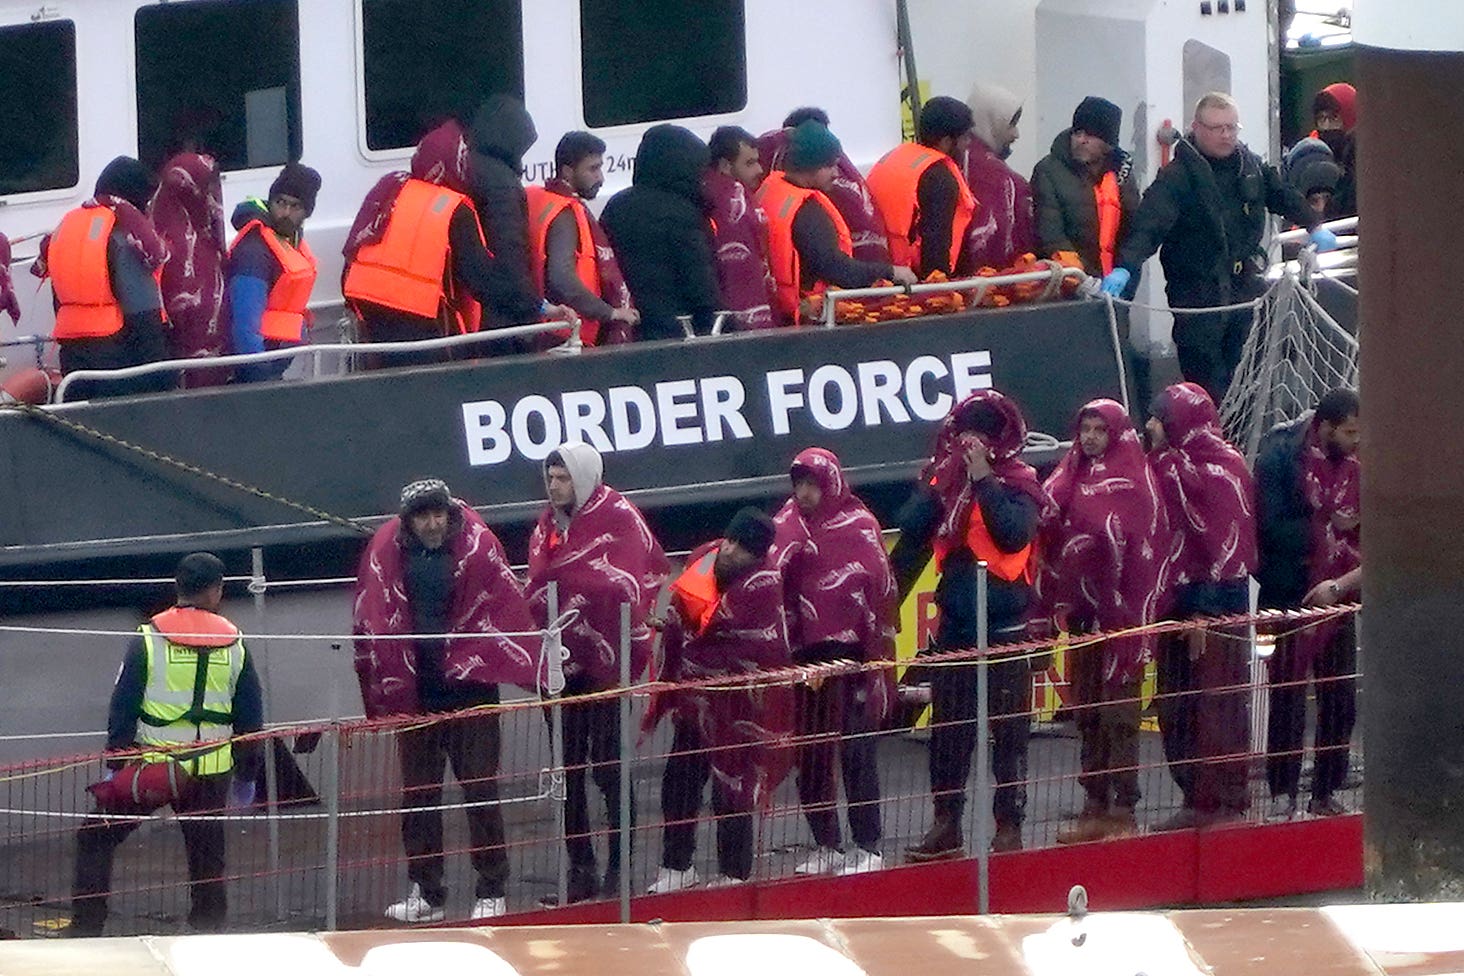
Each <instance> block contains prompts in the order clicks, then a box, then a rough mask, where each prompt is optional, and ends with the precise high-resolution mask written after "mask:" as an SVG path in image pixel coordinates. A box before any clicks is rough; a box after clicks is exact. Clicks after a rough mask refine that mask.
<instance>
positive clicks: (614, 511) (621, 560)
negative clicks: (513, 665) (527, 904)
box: [527, 444, 670, 902]
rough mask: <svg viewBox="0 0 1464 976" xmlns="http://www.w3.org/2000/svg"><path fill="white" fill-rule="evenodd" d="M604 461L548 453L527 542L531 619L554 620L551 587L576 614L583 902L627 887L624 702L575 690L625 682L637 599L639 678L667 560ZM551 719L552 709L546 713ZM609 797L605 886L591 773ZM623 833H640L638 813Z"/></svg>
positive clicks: (578, 860) (574, 708)
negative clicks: (625, 641)
mask: <svg viewBox="0 0 1464 976" xmlns="http://www.w3.org/2000/svg"><path fill="white" fill-rule="evenodd" d="M603 471H604V462H603V461H602V460H601V458H600V453H599V452H598V451H596V450H595V449H594V448H593V447H591V446H590V445H588V444H563V445H561V446H560V447H559V448H558V449H557V450H556V451H554V452H553V453H552V454H550V455H549V456H548V457H547V458H545V459H544V484H545V490H546V491H547V493H548V496H549V506H548V507H547V508H546V509H545V510H544V512H543V514H542V515H540V516H539V521H538V523H537V524H536V525H535V526H534V532H533V535H532V536H531V537H530V539H529V582H528V586H527V593H528V598H529V607H530V609H531V610H532V612H533V614H534V621H535V623H536V624H538V625H539V626H540V627H545V626H548V624H549V619H550V616H551V614H550V612H549V588H550V584H551V583H552V584H556V594H555V596H556V600H557V607H556V611H557V613H559V614H562V613H565V612H567V611H571V610H573V611H576V613H577V614H578V616H577V617H576V618H575V621H574V623H572V624H570V626H569V627H568V628H567V629H566V630H565V631H564V632H563V640H564V648H565V650H566V651H567V652H568V654H569V658H568V660H566V661H565V662H564V677H565V685H564V692H563V694H564V696H565V698H566V699H568V700H567V701H566V702H565V704H564V707H563V713H562V714H563V729H564V766H565V800H564V810H565V815H564V830H565V846H566V847H567V848H568V851H569V862H570V864H569V893H568V894H569V900H570V901H571V902H574V901H583V900H585V899H587V898H591V897H593V896H594V895H595V894H596V893H598V892H601V891H603V892H604V893H605V894H607V895H614V894H615V893H616V892H618V891H619V890H620V842H619V832H620V830H621V823H620V764H619V759H620V702H619V701H618V700H616V699H614V698H601V699H597V700H593V701H589V702H574V701H573V700H572V699H573V696H575V695H581V694H585V693H588V692H595V691H604V690H606V689H609V688H616V687H619V686H620V658H621V647H620V608H621V606H622V605H623V604H629V605H630V641H631V646H630V657H631V661H630V680H631V683H633V684H634V683H637V682H639V681H640V680H641V676H642V675H644V674H645V671H646V664H647V663H648V662H649V660H650V655H651V644H652V640H653V635H652V632H651V626H650V615H651V611H652V609H653V608H654V607H655V603H656V596H657V594H659V593H660V591H661V584H662V583H664V582H666V576H667V573H668V571H669V568H670V567H669V565H668V564H667V562H666V555H665V553H663V552H662V551H661V544H660V543H659V542H657V541H656V537H655V536H654V535H652V534H651V530H650V528H649V527H648V526H647V525H646V521H645V519H644V518H642V517H641V513H640V511H639V510H638V509H637V508H636V507H635V506H634V505H632V504H631V503H630V502H629V501H628V500H626V498H625V497H624V496H622V495H621V494H620V492H618V491H616V490H615V489H614V488H611V487H610V486H608V485H606V484H605V483H604V481H603ZM546 717H547V713H546ZM586 769H588V771H589V774H590V776H591V777H592V778H593V779H594V781H595V785H596V786H598V787H599V788H600V792H601V793H602V794H603V795H604V797H605V810H606V814H607V819H608V820H609V824H610V831H611V833H610V840H609V843H608V846H609V856H608V861H609V866H608V868H607V869H606V872H605V881H604V884H603V885H602V884H601V883H600V879H599V877H598V876H597V874H596V871H597V868H596V865H595V845H594V841H593V838H592V837H591V835H590V817H589V809H588V803H587V797H586V795H585V772H586ZM626 829H628V830H630V831H631V836H632V837H633V836H634V831H635V810H634V808H633V807H632V809H631V820H630V824H629V825H627V827H626Z"/></svg>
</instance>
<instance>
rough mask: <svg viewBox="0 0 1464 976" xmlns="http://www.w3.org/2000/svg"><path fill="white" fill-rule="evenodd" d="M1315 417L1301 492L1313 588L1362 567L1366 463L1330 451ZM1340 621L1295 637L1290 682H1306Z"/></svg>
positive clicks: (1309, 580) (1306, 445)
mask: <svg viewBox="0 0 1464 976" xmlns="http://www.w3.org/2000/svg"><path fill="white" fill-rule="evenodd" d="M1317 423H1318V421H1317V418H1316V417H1313V418H1312V422H1311V426H1310V427H1309V428H1308V429H1307V432H1306V440H1305V441H1303V442H1302V446H1301V490H1302V494H1303V495H1304V496H1305V497H1306V503H1307V507H1308V508H1310V509H1311V528H1310V534H1311V546H1310V556H1309V558H1308V561H1307V585H1308V586H1309V587H1311V586H1316V585H1317V584H1319V583H1324V582H1326V581H1327V580H1335V579H1336V578H1337V577H1339V576H1342V575H1343V574H1345V573H1349V572H1351V571H1352V570H1354V569H1356V568H1357V567H1358V566H1360V565H1362V522H1361V519H1362V465H1361V464H1360V463H1359V461H1358V459H1357V455H1356V454H1350V455H1348V456H1346V457H1342V458H1333V457H1331V456H1330V455H1329V454H1328V453H1327V447H1326V445H1325V444H1323V443H1322V439H1321V436H1320V434H1319V433H1318V432H1317ZM1342 626H1343V621H1342V620H1328V621H1326V622H1325V623H1322V624H1318V625H1316V626H1314V627H1309V628H1307V629H1306V630H1303V631H1301V632H1300V633H1298V634H1297V635H1296V638H1295V640H1296V651H1295V654H1293V656H1292V668H1293V672H1292V674H1290V675H1288V676H1287V677H1288V678H1289V679H1290V680H1302V679H1304V678H1305V677H1306V675H1307V672H1308V671H1310V670H1311V665H1312V662H1313V661H1314V660H1315V659H1316V656H1317V654H1319V653H1321V651H1322V650H1323V649H1324V648H1325V647H1326V646H1327V645H1328V644H1329V643H1331V642H1332V640H1334V639H1335V638H1336V637H1337V634H1338V631H1339V630H1340V629H1341V628H1342Z"/></svg>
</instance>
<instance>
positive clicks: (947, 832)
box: [905, 813, 966, 862]
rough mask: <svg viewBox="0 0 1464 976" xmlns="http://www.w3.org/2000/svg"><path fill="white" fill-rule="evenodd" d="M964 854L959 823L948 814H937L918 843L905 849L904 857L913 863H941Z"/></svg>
mask: <svg viewBox="0 0 1464 976" xmlns="http://www.w3.org/2000/svg"><path fill="white" fill-rule="evenodd" d="M965 853H966V841H965V838H963V837H962V836H961V822H960V820H959V818H958V817H956V816H954V815H952V814H948V813H937V814H936V815H935V823H933V824H931V825H930V829H929V830H928V831H926V832H925V836H924V837H922V838H921V839H920V843H918V844H916V845H914V846H913V847H907V848H905V856H906V857H908V858H909V859H910V860H912V861H915V862H923V861H943V860H947V859H949V858H955V857H960V856H961V855H963V854H965Z"/></svg>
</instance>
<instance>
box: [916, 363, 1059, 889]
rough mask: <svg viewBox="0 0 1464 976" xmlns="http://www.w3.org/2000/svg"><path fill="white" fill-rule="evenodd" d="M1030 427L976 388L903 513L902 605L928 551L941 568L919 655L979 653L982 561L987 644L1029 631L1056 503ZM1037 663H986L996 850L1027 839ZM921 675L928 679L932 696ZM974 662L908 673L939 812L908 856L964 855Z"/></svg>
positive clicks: (1015, 659) (1007, 405) (1015, 658)
mask: <svg viewBox="0 0 1464 976" xmlns="http://www.w3.org/2000/svg"><path fill="white" fill-rule="evenodd" d="M1026 437H1027V425H1026V422H1025V421H1024V420H1023V419H1022V414H1021V411H1020V410H1019V409H1018V407H1017V405H1016V403H1014V402H1013V401H1012V400H1010V399H1009V398H1007V397H1005V396H1003V395H1002V394H1000V393H998V392H996V391H995V390H980V391H977V392H976V393H973V394H971V396H969V397H967V398H966V399H965V400H963V401H962V402H961V403H960V404H958V405H957V406H956V408H955V409H954V410H952V411H951V413H950V415H949V416H948V417H946V419H945V421H944V423H943V424H942V425H941V429H940V432H939V434H938V435H937V437H936V443H935V450H934V452H933V454H932V456H931V459H930V461H929V462H928V463H927V464H926V465H925V467H924V469H923V470H922V471H921V474H920V481H919V483H918V485H917V488H916V491H915V492H914V494H913V495H912V496H911V499H910V501H909V502H908V503H907V504H906V505H905V507H904V509H902V510H901V512H900V514H899V516H898V519H897V521H898V524H899V528H900V540H899V542H898V543H897V544H896V545H895V548H894V549H893V550H892V551H891V552H890V564H891V566H892V568H893V570H894V573H895V580H896V583H897V584H898V587H899V601H900V603H904V601H905V597H906V596H907V595H908V594H909V592H910V590H911V589H912V588H913V586H914V584H915V581H916V580H917V579H918V578H919V577H920V574H921V573H922V572H923V571H924V569H925V566H926V564H927V562H928V561H929V557H930V554H931V551H932V549H933V550H934V554H935V559H936V565H937V567H938V569H939V571H940V582H939V583H938V584H937V586H936V590H935V603H936V606H937V607H938V608H939V610H940V625H939V629H938V630H937V632H936V635H935V640H934V641H933V642H932V643H931V646H930V647H928V648H924V649H922V651H921V653H933V652H936V651H950V650H957V649H962V648H974V647H976V646H977V643H978V636H979V626H980V618H979V613H978V609H977V607H978V604H977V586H978V573H977V563H978V561H985V562H986V564H987V567H988V576H987V603H986V625H987V635H988V639H989V642H990V644H991V646H993V647H996V646H998V645H1001V644H1005V643H1011V642H1013V641H1018V640H1021V639H1022V638H1023V637H1024V636H1025V634H1026V619H1027V609H1028V606H1029V605H1030V603H1031V602H1032V580H1033V578H1034V575H1035V569H1036V552H1035V550H1034V541H1035V539H1036V537H1037V529H1038V524H1039V516H1040V515H1041V514H1042V513H1043V512H1044V511H1046V510H1048V509H1049V508H1050V507H1051V499H1050V498H1049V497H1048V495H1047V492H1046V491H1044V490H1043V488H1042V485H1041V483H1040V482H1039V481H1038V480H1037V473H1036V472H1035V471H1033V470H1032V468H1031V467H1030V466H1029V465H1027V464H1025V463H1024V462H1023V461H1022V460H1021V453H1022V447H1023V445H1024V444H1025V442H1026ZM1031 668H1032V664H1031V663H1030V662H1029V660H1028V659H1027V657H1025V656H1023V655H1010V654H1008V655H1003V654H1001V653H999V652H998V653H996V654H995V655H993V657H992V659H991V665H990V669H989V678H990V682H989V685H988V703H989V706H990V715H991V751H992V773H993V775H994V776H995V778H996V781H997V783H998V784H999V785H998V786H997V788H996V793H995V797H994V803H993V811H992V812H993V814H994V815H995V819H996V833H995V836H994V837H993V840H992V850H995V851H1010V850H1017V849H1019V848H1020V847H1021V846H1022V821H1023V819H1024V815H1025V811H1026V804H1027V787H1026V779H1027V745H1028V738H1029V735H1030V730H1031V720H1030V716H1029V712H1028V709H1029V707H1030V703H1031V692H1032V679H1031ZM916 675H923V676H926V677H928V680H929V683H930V687H929V698H928V699H926V698H925V696H924V692H925V689H924V687H923V685H922V684H921V683H920V681H919V679H918V678H917V677H915V676H916ZM977 679H978V674H977V668H976V667H975V666H974V664H973V665H968V666H963V667H949V666H946V667H939V668H921V666H920V665H919V664H918V663H917V664H916V665H915V666H914V667H913V668H911V670H910V671H909V672H907V673H906V676H905V678H904V683H905V686H906V687H905V691H904V693H902V697H908V698H909V699H911V700H914V701H917V702H918V701H923V700H929V701H930V704H931V730H932V731H931V737H930V757H929V761H930V788H931V792H932V794H933V800H934V807H935V818H934V821H933V823H932V825H931V827H930V830H929V831H928V832H927V833H926V834H925V836H924V837H922V838H921V840H920V841H919V843H917V844H915V845H914V846H912V847H910V848H907V849H906V854H907V856H908V857H909V859H910V860H912V861H934V860H940V859H943V858H950V857H960V856H962V855H963V853H964V847H965V839H964V836H963V834H962V829H961V824H962V822H963V817H964V813H965V807H966V781H967V779H968V778H969V775H970V771H971V756H972V754H973V752H974V751H975V749H976V743H977V729H976V718H977V715H978V714H979V712H978V708H979V699H978V697H977V687H978V685H977Z"/></svg>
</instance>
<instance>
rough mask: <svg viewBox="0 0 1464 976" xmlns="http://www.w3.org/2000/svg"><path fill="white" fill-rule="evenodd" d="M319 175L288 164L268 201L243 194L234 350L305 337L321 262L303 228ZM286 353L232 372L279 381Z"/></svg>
mask: <svg viewBox="0 0 1464 976" xmlns="http://www.w3.org/2000/svg"><path fill="white" fill-rule="evenodd" d="M319 192H320V174H319V173H317V172H316V171H315V170H313V169H311V168H310V167H308V166H305V165H302V164H300V163H286V164H285V168H284V169H283V170H281V171H280V175H279V176H277V177H275V181H274V183H272V184H271V185H270V188H269V197H268V198H267V200H264V201H260V200H257V199H250V200H246V201H244V202H243V203H241V204H240V205H239V206H238V207H237V208H236V209H235V211H234V216H233V224H234V227H235V228H236V229H237V230H238V231H239V233H238V234H237V235H236V236H235V237H234V242H233V243H232V244H230V245H229V270H228V311H229V321H230V336H231V345H230V348H229V351H230V352H231V353H232V354H234V355H242V354H245V353H257V352H265V351H271V350H275V349H283V348H286V347H288V346H298V345H300V343H301V342H303V341H304V339H305V323H306V321H307V319H308V318H309V303H310V292H311V290H312V289H313V288H314V287H315V276H316V261H315V255H314V254H312V253H310V247H309V246H308V245H307V244H306V243H305V238H304V234H303V227H304V224H305V220H306V218H308V217H309V216H310V215H311V214H312V213H313V212H314V211H315V198H316V195H317V194H319ZM289 365H290V360H288V359H283V358H282V359H278V360H274V361H272V362H264V363H250V364H248V365H245V366H240V367H238V368H237V369H235V371H234V380H235V382H239V383H254V382H259V381H261V380H277V379H279V378H280V377H281V376H283V375H284V372H285V370H286V368H288V367H289Z"/></svg>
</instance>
